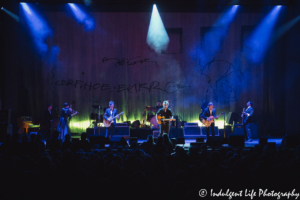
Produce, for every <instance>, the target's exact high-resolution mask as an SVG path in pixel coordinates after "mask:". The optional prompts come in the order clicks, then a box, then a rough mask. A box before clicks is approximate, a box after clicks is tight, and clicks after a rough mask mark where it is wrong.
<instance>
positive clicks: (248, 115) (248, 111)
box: [241, 101, 254, 142]
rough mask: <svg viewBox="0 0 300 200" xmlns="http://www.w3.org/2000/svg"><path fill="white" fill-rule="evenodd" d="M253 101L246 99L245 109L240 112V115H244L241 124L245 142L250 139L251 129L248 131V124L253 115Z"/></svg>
mask: <svg viewBox="0 0 300 200" xmlns="http://www.w3.org/2000/svg"><path fill="white" fill-rule="evenodd" d="M252 105H253V103H252V102H251V101H248V103H247V109H246V110H245V111H244V112H243V113H242V115H241V117H244V119H243V124H244V135H245V138H246V141H247V142H251V141H252V137H251V131H250V124H251V123H252V115H253V112H254V110H253V108H252Z"/></svg>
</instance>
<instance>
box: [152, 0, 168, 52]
mask: <svg viewBox="0 0 300 200" xmlns="http://www.w3.org/2000/svg"><path fill="white" fill-rule="evenodd" d="M169 41H170V39H169V36H168V34H167V31H166V29H165V26H164V24H163V22H162V20H161V17H160V15H159V13H158V10H157V7H156V5H155V4H154V5H153V9H152V14H151V19H150V24H149V29H148V33H147V40H146V42H147V44H148V45H149V46H150V48H151V49H153V50H154V51H155V52H156V53H159V54H160V53H161V51H164V50H166V49H167V47H168V44H169Z"/></svg>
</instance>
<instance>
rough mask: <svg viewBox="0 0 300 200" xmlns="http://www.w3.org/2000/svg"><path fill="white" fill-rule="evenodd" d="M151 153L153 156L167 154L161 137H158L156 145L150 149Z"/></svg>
mask: <svg viewBox="0 0 300 200" xmlns="http://www.w3.org/2000/svg"><path fill="white" fill-rule="evenodd" d="M152 152H153V153H154V154H155V155H164V154H165V153H166V152H167V148H166V146H165V145H164V144H163V137H162V136H159V137H158V138H157V141H156V144H155V145H154V146H153V148H152Z"/></svg>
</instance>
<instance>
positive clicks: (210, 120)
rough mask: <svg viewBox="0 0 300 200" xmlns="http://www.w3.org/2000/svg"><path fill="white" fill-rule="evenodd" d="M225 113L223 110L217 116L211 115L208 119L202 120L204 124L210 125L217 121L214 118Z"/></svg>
mask: <svg viewBox="0 0 300 200" xmlns="http://www.w3.org/2000/svg"><path fill="white" fill-rule="evenodd" d="M223 114H224V112H222V113H221V114H219V115H217V116H216V117H214V116H210V117H208V118H207V119H206V120H205V119H203V120H202V123H203V124H204V126H206V127H209V126H210V125H211V124H212V123H214V122H215V121H214V118H217V117H219V116H220V115H223Z"/></svg>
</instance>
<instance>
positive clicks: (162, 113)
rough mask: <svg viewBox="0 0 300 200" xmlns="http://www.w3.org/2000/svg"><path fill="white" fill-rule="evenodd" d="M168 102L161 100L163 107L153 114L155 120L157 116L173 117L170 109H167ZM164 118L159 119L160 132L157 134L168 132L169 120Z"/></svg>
mask: <svg viewBox="0 0 300 200" xmlns="http://www.w3.org/2000/svg"><path fill="white" fill-rule="evenodd" d="M168 106H169V102H168V101H164V102H163V108H161V109H159V110H158V111H157V113H156V115H155V117H156V120H157V116H161V117H165V118H164V119H173V115H172V111H171V110H170V109H168ZM164 119H161V121H162V123H161V124H160V134H159V136H162V135H163V133H164V132H165V133H167V134H169V132H170V121H171V120H169V121H164Z"/></svg>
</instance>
